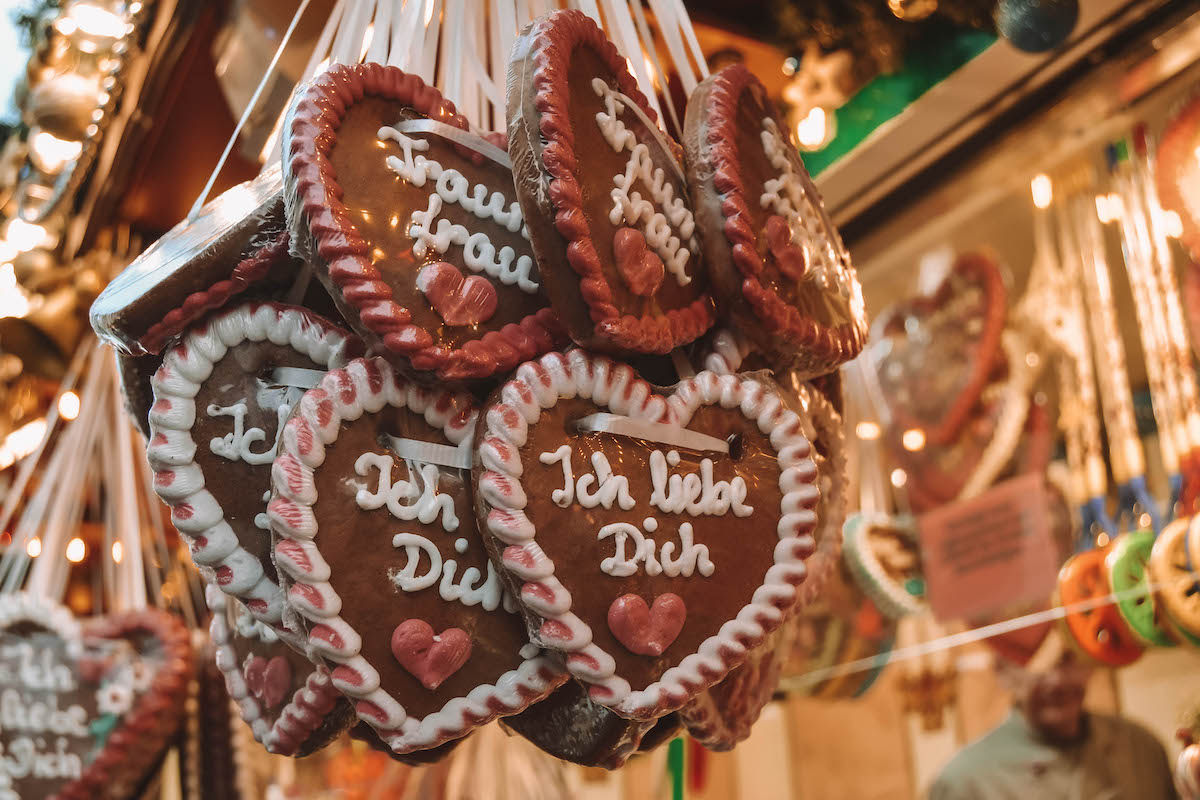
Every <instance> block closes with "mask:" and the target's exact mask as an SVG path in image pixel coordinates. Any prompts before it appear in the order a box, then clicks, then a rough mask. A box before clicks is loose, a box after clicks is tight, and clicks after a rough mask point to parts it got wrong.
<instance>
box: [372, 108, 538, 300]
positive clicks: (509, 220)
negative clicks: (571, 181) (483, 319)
mask: <svg viewBox="0 0 1200 800" xmlns="http://www.w3.org/2000/svg"><path fill="white" fill-rule="evenodd" d="M379 138H380V140H391V141H394V142H396V143H398V144H399V145H400V149H401V152H402V154H403V158H400V157H397V156H388V157H387V160H386V163H387V166H388V169H390V170H392V171H393V172H395V173H396V174H397V175H399V176H400V177H401V178H403V179H404V180H406V181H408V182H409V183H411V184H412V185H414V186H417V187H424V186H425V185H426V184H427V183H428V182H429V181H430V180H432V181H433V187H432V188H433V192H432V193H431V194H430V195H429V205H428V207H427V208H426V209H425V210H424V211H422V210H420V209H418V210H416V211H414V212H413V214H412V219H411V224H410V227H409V230H408V235H409V236H410V237H412V238H413V239H414V240H415V241H414V244H413V254H414V255H415V256H417V258H421V259H423V258H425V256H426V255H427V254H428V253H429V251H430V249H432V250H434V251H436V252H437V253H445V252H446V251H447V250H449V249H450V246H451V245H459V246H460V247H462V248H463V261H464V262H465V263H466V265H467V266H468V267H470V268H471V269H472V270H474V271H475V272H482V273H485V274H487V275H490V276H491V277H493V278H495V279H496V280H498V281H500V282H501V283H502V284H504V285H505V286H512V285H516V286H517V288H519V289H520V290H521V291H523V292H527V293H529V294H534V293H536V292H537V290H538V284H537V283H536V282H535V281H534V280H532V278H531V277H530V275H531V273H532V270H533V259H532V258H531V257H530V256H528V255H521V256H517V253H516V251H515V250H513V248H511V247H508V246H507V245H505V246H503V247H501V248H500V249H499V251H497V250H496V246H495V245H494V244H493V243H492V240H491V238H489V237H488V235H487V234H485V233H481V232H478V231H476V232H474V233H472V232H471V231H469V230H467V228H466V227H465V226H463V225H458V224H454V223H451V222H450V221H449V220H447V219H437V216H438V214H439V213H440V212H441V210H442V206H443V204H445V203H449V204H457V205H459V206H461V207H462V208H463V210H465V211H466V212H467V213H469V214H473V215H474V216H475V217H476V218H478V219H481V220H493V221H495V222H496V224H498V225H500V226H501V227H502V228H505V229H506V230H508V231H510V232H512V233H516V232H518V231H519V232H520V233H521V236H522V237H523V238H525V239H526V240H528V239H529V231H528V230H527V229H526V228H525V223H524V217H523V216H522V215H521V206H520V204H518V203H517V202H515V201H514V202H511V203H510V202H508V200H507V198H506V197H505V196H504V195H503V194H502V193H501V192H498V191H494V192H489V190H488V187H486V186H483V185H482V184H476V185H475V186H471V183H470V181H469V180H467V178H466V177H465V176H464V175H463V174H462V173H461V172H459V171H458V170H456V169H447V168H445V167H443V166H442V164H441V163H439V162H438V161H434V160H432V159H429V158H426V157H425V156H423V155H414V154H413V151H427V150H428V149H429V142H428V141H427V140H425V139H413V138H411V137H409V136H407V135H405V134H403V133H401V132H400V131H398V130H396V129H395V128H391V127H384V128H380V129H379ZM435 222H436V226H435Z"/></svg>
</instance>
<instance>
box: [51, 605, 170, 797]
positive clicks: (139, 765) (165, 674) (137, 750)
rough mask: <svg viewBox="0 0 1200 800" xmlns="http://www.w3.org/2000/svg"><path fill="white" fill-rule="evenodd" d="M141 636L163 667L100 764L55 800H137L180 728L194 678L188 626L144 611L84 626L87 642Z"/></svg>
mask: <svg viewBox="0 0 1200 800" xmlns="http://www.w3.org/2000/svg"><path fill="white" fill-rule="evenodd" d="M139 633H143V634H149V635H150V636H153V637H154V638H155V639H157V640H158V642H159V644H160V645H161V646H162V656H163V662H162V665H161V666H160V667H159V668H158V670H157V671H156V672H155V674H154V678H153V680H152V681H151V683H150V688H149V689H147V690H146V693H145V695H143V696H142V698H141V699H140V701H139V702H138V703H137V704H136V705H135V706H134V707H133V710H132V711H130V713H129V715H128V716H126V717H125V719H124V720H122V722H121V724H120V725H119V726H118V728H117V729H116V730H115V731H113V733H112V735H111V736H110V737H109V739H108V742H107V743H106V744H105V746H104V747H103V748H102V749H101V750H100V752H99V753H98V754H97V755H96V758H95V760H94V761H92V763H91V764H88V765H87V767H85V768H84V770H83V775H81V776H80V777H79V779H78V780H76V781H74V782H72V783H70V784H69V785H67V786H65V787H64V788H63V789H62V791H60V792H59V793H58V795H56V797H55V800H95V798H97V797H132V796H133V794H134V792H135V790H136V789H137V787H138V786H139V785H140V784H141V782H142V781H143V780H144V779H145V778H146V776H147V775H148V774H149V773H150V770H151V769H152V768H153V766H154V763H155V762H156V761H157V760H158V757H159V755H161V754H162V752H163V750H165V749H166V747H167V745H168V744H169V743H170V739H171V738H172V737H173V736H174V735H175V732H176V731H177V730H178V729H179V726H180V724H181V723H182V721H183V706H184V702H185V701H186V700H187V691H188V681H189V680H190V679H191V674H192V644H191V635H190V634H189V633H188V630H187V628H186V627H184V625H183V623H182V622H180V621H179V620H178V619H176V618H175V617H173V616H171V615H170V614H168V613H166V612H165V611H158V610H155V609H145V610H142V611H130V612H125V613H121V614H110V615H109V616H106V617H99V618H96V619H92V620H88V621H87V622H85V623H84V625H83V637H84V639H88V638H103V639H120V638H124V637H126V636H132V635H135V634H139Z"/></svg>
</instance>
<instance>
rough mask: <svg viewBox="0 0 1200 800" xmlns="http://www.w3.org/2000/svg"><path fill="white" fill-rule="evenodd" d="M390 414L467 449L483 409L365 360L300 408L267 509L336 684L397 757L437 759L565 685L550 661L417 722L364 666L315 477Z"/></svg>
mask: <svg viewBox="0 0 1200 800" xmlns="http://www.w3.org/2000/svg"><path fill="white" fill-rule="evenodd" d="M384 406H392V407H395V408H408V409H410V410H411V411H412V412H414V413H416V414H421V415H423V416H424V418H425V421H426V422H427V423H428V424H429V425H430V426H432V427H434V428H437V429H439V430H441V431H443V432H444V434H445V436H446V439H447V440H448V441H449V442H451V443H453V444H455V445H457V444H460V443H461V442H463V441H464V440H466V439H469V438H470V437H471V436H472V435H473V433H474V430H475V418H476V415H477V409H476V406H475V404H474V401H473V400H472V399H471V397H470V396H469V395H465V394H451V393H449V392H444V391H437V390H433V389H428V388H424V387H420V386H418V385H416V384H413V383H409V382H408V381H405V380H404V379H403V378H401V377H400V376H399V375H398V374H397V373H396V372H395V370H394V369H393V368H392V367H391V366H390V365H389V364H388V363H387V362H386V361H384V360H383V359H382V358H371V359H357V360H355V361H352V362H350V363H349V364H347V365H346V366H345V367H344V368H342V369H336V370H332V371H331V372H329V373H328V374H327V375H326V376H325V377H324V378H323V379H322V380H321V383H320V384H319V385H318V386H317V387H316V388H314V389H311V390H309V391H308V393H306V394H305V395H304V397H302V398H301V399H300V402H299V403H298V404H297V406H296V410H295V411H294V412H293V416H292V418H291V419H290V420H289V421H288V423H287V426H286V427H285V428H284V431H283V444H282V445H281V448H280V450H281V452H280V454H279V456H278V457H277V458H276V459H275V463H274V464H273V465H272V467H271V475H272V486H273V497H272V499H271V502H270V504H269V505H268V507H267V514H268V516H269V517H270V519H271V530H272V531H273V532H274V533H275V534H276V540H275V563H276V565H277V566H278V568H279V570H280V574H281V575H283V576H287V578H289V579H291V580H292V581H293V583H291V585H290V586H288V589H287V599H288V604H289V606H290V608H291V609H292V610H294V611H295V612H296V613H297V614H299V615H300V616H302V617H303V618H304V619H305V620H306V621H307V623H308V649H309V650H311V651H312V652H314V653H316V654H317V655H319V656H321V657H322V658H325V659H328V660H329V661H331V662H333V663H334V664H336V666H335V667H334V668H333V671H332V673H331V677H332V679H333V684H334V686H336V687H337V688H338V689H340V690H341V691H342V692H343V693H344V694H346V695H347V696H349V697H350V698H351V699H352V700H353V701H355V710H356V711H357V712H358V716H359V718H360V719H362V720H363V721H364V722H367V723H369V724H370V725H371V726H372V727H373V728H375V730H376V731H377V732H378V733H379V736H380V738H381V739H383V741H384V742H386V743H387V745H388V746H389V747H390V748H391V749H392V751H393V752H395V753H398V754H403V753H411V752H413V751H416V750H428V749H430V748H433V747H437V746H438V745H440V744H442V743H444V742H447V741H449V740H451V739H457V738H459V737H461V736H464V735H466V734H467V733H469V732H471V731H472V730H474V729H475V728H477V727H479V726H481V725H485V724H487V723H488V722H490V721H492V720H493V719H496V718H497V717H501V716H507V715H510V714H516V713H518V712H520V711H522V710H524V709H525V708H526V707H528V706H529V705H530V704H531V703H534V702H537V701H538V700H541V699H542V698H544V697H546V696H547V695H548V694H550V692H551V691H553V690H554V689H555V688H556V687H557V686H559V685H561V683H562V682H563V679H564V678H565V676H564V675H563V673H562V670H561V667H559V666H558V665H557V662H556V661H554V660H553V659H551V658H548V657H546V656H544V655H541V654H539V655H536V656H534V657H532V658H525V659H524V660H523V661H522V662H521V665H520V666H519V667H517V668H516V669H515V670H510V671H509V672H506V673H504V674H503V675H501V676H500V677H499V680H497V681H496V683H495V684H483V685H480V686H477V687H476V688H475V689H473V690H471V692H469V693H468V694H467V695H466V696H465V697H455V698H453V699H451V700H449V701H448V702H447V703H446V704H445V705H444V706H443V707H442V708H441V709H440V710H438V711H436V712H434V713H432V714H429V715H427V716H425V717H422V718H420V719H417V718H415V717H410V716H409V715H408V713H407V712H406V711H405V709H404V705H403V704H402V703H401V702H400V700H399V699H398V698H396V697H393V696H392V695H391V694H390V693H389V692H387V691H386V690H385V689H383V688H382V687H381V686H380V684H379V673H378V671H376V669H375V668H374V667H373V666H371V664H370V662H368V661H367V659H366V658H364V657H363V655H362V653H361V650H362V635H361V634H360V633H358V631H356V630H355V629H354V628H353V627H351V626H350V624H349V623H347V622H346V621H345V620H343V619H342V617H341V613H340V612H341V608H342V598H341V597H340V596H339V595H338V593H337V592H336V591H335V590H334V588H333V586H332V585H331V584H330V583H329V577H330V574H329V573H330V568H329V565H328V563H326V561H325V559H324V558H322V556H321V551H320V547H319V545H318V544H317V537H318V536H319V535H320V531H319V530H318V524H317V517H316V513H315V511H314V509H313V505H314V503H315V502H316V501H317V493H316V483H315V479H314V473H315V471H316V470H317V469H319V468H320V467H321V464H322V463H324V461H325V448H326V447H328V446H329V445H331V444H333V443H334V442H335V441H337V438H338V434H339V433H340V432H341V429H342V424H343V423H348V422H353V421H355V420H357V419H359V418H360V417H362V415H363V414H368V413H377V412H378V411H379V410H380V409H382V408H383V407H384Z"/></svg>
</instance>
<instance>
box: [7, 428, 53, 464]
mask: <svg viewBox="0 0 1200 800" xmlns="http://www.w3.org/2000/svg"><path fill="white" fill-rule="evenodd" d="M45 434H46V420H44V419H35V420H34V421H33V422H28V423H26V424H24V425H22V426H21V427H19V428H17V429H16V430H15V431H13V432H12V433H10V434H9V435H8V436H5V437H4V443H3V444H0V469H8V468H9V467H11V466H12V465H13V464H15V463H17V462H18V461H20V460H21V459H22V458H24V457H25V456H27V455H29V454H30V453H32V452H33V451H34V450H36V449H37V446H38V444H39V443H40V442H41V441H42V437H43V436H44V435H45Z"/></svg>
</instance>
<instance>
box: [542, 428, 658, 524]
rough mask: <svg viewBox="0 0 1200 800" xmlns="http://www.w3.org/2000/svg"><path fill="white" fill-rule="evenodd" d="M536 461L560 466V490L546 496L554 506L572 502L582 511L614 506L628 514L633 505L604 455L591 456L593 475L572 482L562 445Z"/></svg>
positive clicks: (623, 482)
mask: <svg viewBox="0 0 1200 800" xmlns="http://www.w3.org/2000/svg"><path fill="white" fill-rule="evenodd" d="M538 460H539V461H541V462H542V463H543V464H555V463H561V464H562V470H563V488H561V489H555V490H554V491H553V492H551V494H550V499H551V500H553V501H554V503H555V505H558V506H561V507H562V508H566V507H567V506H569V505H571V502H572V500H574V499H576V498H578V500H579V504H580V505H581V506H583V507H584V508H595V507H596V506H604V507H605V508H612V507H613V503H614V502H615V503H616V504H617V505H618V506H619V507H620V508H621V509H622V510H624V511H628V510H629V509H631V508H633V507H634V505H636V503H635V502H634V499H633V497H632V496H630V494H629V479H628V478H626V477H625V476H624V475H617V474H615V473H614V472H613V468H612V465H611V464H609V462H608V456H606V455H604V453H601V452H595V453H592V469H593V470H594V472H595V474H591V473H586V474H583V475H580V476H579V477H578V478H577V479H574V480H573V474H574V473H573V470H572V467H571V448H570V446H569V445H565V444H564V445H563V446H561V447H559V448H558V449H557V450H555V451H554V452H553V453H549V452H547V453H542V454H541V455H540V456H538ZM593 485H595V487H596V488H595V491H591V490H590V489H591V487H592V486H593Z"/></svg>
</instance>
